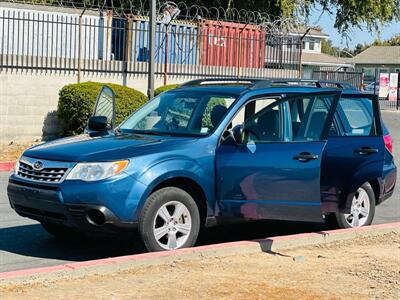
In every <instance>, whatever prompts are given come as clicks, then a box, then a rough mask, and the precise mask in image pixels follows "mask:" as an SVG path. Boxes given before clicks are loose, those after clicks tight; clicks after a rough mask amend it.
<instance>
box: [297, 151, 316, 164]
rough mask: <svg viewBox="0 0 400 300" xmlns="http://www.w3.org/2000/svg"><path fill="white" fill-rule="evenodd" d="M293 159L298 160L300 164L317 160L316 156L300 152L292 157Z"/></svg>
mask: <svg viewBox="0 0 400 300" xmlns="http://www.w3.org/2000/svg"><path fill="white" fill-rule="evenodd" d="M293 159H295V160H298V161H300V162H308V161H310V160H316V159H318V155H316V154H311V153H309V152H301V153H299V154H297V155H296V156H294V157H293Z"/></svg>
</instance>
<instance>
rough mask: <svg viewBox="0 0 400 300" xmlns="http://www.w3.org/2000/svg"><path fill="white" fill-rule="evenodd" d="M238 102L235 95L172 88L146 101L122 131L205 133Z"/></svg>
mask: <svg viewBox="0 0 400 300" xmlns="http://www.w3.org/2000/svg"><path fill="white" fill-rule="evenodd" d="M234 101H235V98H234V97H233V96H231V95H224V94H210V93H204V92H184V91H170V92H167V93H164V94H161V95H159V96H157V97H156V98H154V99H153V100H151V101H149V102H148V103H147V104H145V105H144V106H143V107H142V108H141V109H139V110H138V111H137V112H135V113H134V114H132V115H131V116H130V117H129V118H128V119H127V120H126V121H124V122H123V123H122V124H121V125H120V127H119V130H121V131H122V132H134V133H143V134H159V135H183V136H184V135H188V136H203V135H207V134H209V133H211V132H212V131H213V130H214V129H215V128H216V127H217V126H218V124H219V123H220V122H221V120H222V118H223V117H224V116H225V114H226V112H227V110H228V108H229V106H230V105H232V103H233V102H234Z"/></svg>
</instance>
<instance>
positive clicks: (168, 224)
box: [153, 201, 192, 250]
mask: <svg viewBox="0 0 400 300" xmlns="http://www.w3.org/2000/svg"><path fill="white" fill-rule="evenodd" d="M191 229H192V218H191V215H190V212H189V209H188V208H187V207H186V206H185V205H184V204H183V203H182V202H178V201H170V202H167V203H166V204H164V205H163V206H161V207H160V208H159V209H158V211H157V213H156V216H155V218H154V222H153V235H154V238H155V240H156V241H157V243H158V244H159V245H160V246H161V247H162V248H163V249H165V250H172V249H177V248H180V247H182V246H183V245H184V244H185V243H186V241H187V240H188V238H189V235H190V232H191Z"/></svg>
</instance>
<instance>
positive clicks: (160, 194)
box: [139, 187, 200, 251]
mask: <svg viewBox="0 0 400 300" xmlns="http://www.w3.org/2000/svg"><path fill="white" fill-rule="evenodd" d="M199 230H200V214H199V210H198V207H197V204H196V202H195V201H194V199H193V198H192V197H191V196H190V195H189V194H188V193H187V192H185V191H184V190H181V189H178V188H175V187H167V188H162V189H160V190H158V191H156V192H154V193H153V194H151V195H150V196H149V198H147V200H146V202H145V204H144V207H143V209H142V213H141V215H140V218H139V232H140V235H141V237H142V239H143V242H144V245H145V247H146V248H147V250H148V251H165V250H173V249H179V248H187V247H192V246H193V245H194V244H195V243H196V240H197V237H198V234H199Z"/></svg>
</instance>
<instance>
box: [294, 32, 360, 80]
mask: <svg viewBox="0 0 400 300" xmlns="http://www.w3.org/2000/svg"><path fill="white" fill-rule="evenodd" d="M306 33H307V34H306ZM304 34H306V35H305V36H304V38H303V41H302V53H301V66H302V77H303V78H306V79H307V78H308V79H311V78H313V71H343V70H353V65H352V64H351V63H348V62H346V60H345V59H343V58H340V57H336V56H331V55H328V54H325V53H322V51H321V50H322V41H323V40H327V39H328V38H329V36H328V35H327V34H326V33H324V32H322V30H320V29H318V28H313V29H310V30H309V31H308V32H307V30H306V29H305V28H301V29H300V30H299V31H297V32H295V33H291V35H292V36H303V35H304Z"/></svg>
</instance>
